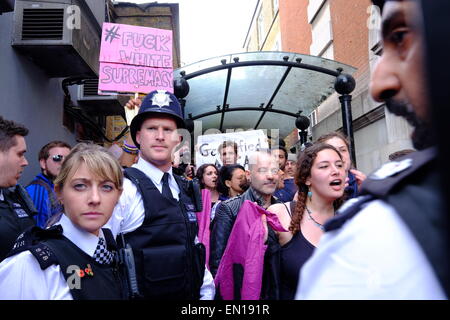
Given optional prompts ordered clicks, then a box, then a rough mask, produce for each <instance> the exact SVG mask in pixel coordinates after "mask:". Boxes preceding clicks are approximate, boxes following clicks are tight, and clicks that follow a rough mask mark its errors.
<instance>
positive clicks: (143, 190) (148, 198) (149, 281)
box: [125, 168, 205, 300]
mask: <svg viewBox="0 0 450 320" xmlns="http://www.w3.org/2000/svg"><path fill="white" fill-rule="evenodd" d="M125 176H126V177H127V178H128V179H130V180H131V181H132V182H133V183H134V184H135V185H136V187H137V188H138V190H139V192H140V194H141V196H142V199H143V203H144V208H145V218H144V222H143V223H142V225H141V226H140V227H139V228H137V229H136V230H135V231H133V232H130V233H127V234H125V241H126V242H127V243H129V244H130V245H131V247H132V249H133V254H134V259H135V265H136V276H137V282H138V287H139V291H140V293H141V295H142V296H143V297H144V299H157V300H195V299H198V298H199V297H200V287H201V285H202V281H203V273H204V266H205V263H204V246H203V245H201V244H200V245H194V239H195V236H196V235H197V232H198V225H197V218H196V215H195V212H194V210H195V209H194V208H195V207H194V205H193V202H192V200H191V198H190V197H189V196H188V195H187V193H186V190H185V188H184V187H183V184H182V181H180V179H181V178H180V177H177V176H175V175H174V177H175V179H176V181H177V183H178V185H179V187H180V194H179V201H176V200H175V199H167V198H166V197H164V196H163V195H162V194H161V192H159V190H158V189H157V188H156V186H155V185H154V184H153V182H152V181H151V180H150V179H149V178H148V177H147V176H146V175H145V174H144V173H143V172H141V171H140V170H138V169H136V168H127V169H125ZM202 250H203V251H202Z"/></svg>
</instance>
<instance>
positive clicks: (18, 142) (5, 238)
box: [0, 116, 36, 262]
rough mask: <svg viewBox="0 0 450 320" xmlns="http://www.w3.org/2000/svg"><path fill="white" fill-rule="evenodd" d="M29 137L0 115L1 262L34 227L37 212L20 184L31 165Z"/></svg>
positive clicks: (18, 126)
mask: <svg viewBox="0 0 450 320" xmlns="http://www.w3.org/2000/svg"><path fill="white" fill-rule="evenodd" d="M27 134H28V129H27V128H25V127H24V126H22V125H20V124H17V123H15V122H13V121H9V120H5V119H3V118H2V117H1V116H0V262H1V261H2V260H3V259H5V257H6V255H7V254H8V252H9V251H10V250H11V249H12V247H13V245H14V242H15V240H16V238H17V237H18V236H19V235H20V234H21V233H22V232H23V231H24V230H25V229H27V228H28V227H30V226H34V224H35V222H34V220H33V218H32V216H33V215H34V214H36V209H35V208H34V206H33V203H32V201H31V199H30V198H29V196H28V194H27V193H26V191H25V190H24V189H23V188H22V187H21V186H19V185H17V180H19V178H20V175H21V174H22V171H23V169H24V168H25V167H26V166H27V165H28V161H27V159H25V152H26V151H27V146H26V143H25V138H24V137H25V136H26V135H27ZM16 185H17V186H16Z"/></svg>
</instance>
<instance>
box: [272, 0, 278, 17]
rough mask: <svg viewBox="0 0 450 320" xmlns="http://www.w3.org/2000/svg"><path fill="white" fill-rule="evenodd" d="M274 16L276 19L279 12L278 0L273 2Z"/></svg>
mask: <svg viewBox="0 0 450 320" xmlns="http://www.w3.org/2000/svg"><path fill="white" fill-rule="evenodd" d="M272 8H273V16H274V17H275V16H276V14H277V12H278V0H272Z"/></svg>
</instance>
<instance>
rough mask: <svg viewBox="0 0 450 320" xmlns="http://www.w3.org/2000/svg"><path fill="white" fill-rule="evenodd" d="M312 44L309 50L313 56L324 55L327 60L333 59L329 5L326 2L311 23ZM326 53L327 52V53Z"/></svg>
mask: <svg viewBox="0 0 450 320" xmlns="http://www.w3.org/2000/svg"><path fill="white" fill-rule="evenodd" d="M311 29H312V43H311V47H310V49H309V51H310V54H311V55H313V56H322V55H323V54H325V55H326V57H327V58H331V59H333V54H332V53H333V52H332V51H333V50H332V48H331V49H330V44H332V42H333V32H332V28H331V14H330V5H329V4H328V2H325V4H324V5H323V6H322V7H321V9H320V10H319V12H318V13H317V15H316V16H315V18H314V21H313V22H312V23H311ZM327 51H328V52H327Z"/></svg>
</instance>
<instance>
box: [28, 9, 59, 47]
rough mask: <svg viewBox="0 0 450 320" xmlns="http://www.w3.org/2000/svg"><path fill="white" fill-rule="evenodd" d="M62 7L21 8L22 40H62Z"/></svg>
mask: <svg viewBox="0 0 450 320" xmlns="http://www.w3.org/2000/svg"><path fill="white" fill-rule="evenodd" d="M63 31H64V9H23V24H22V40H36V39H37V40H62V38H63Z"/></svg>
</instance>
